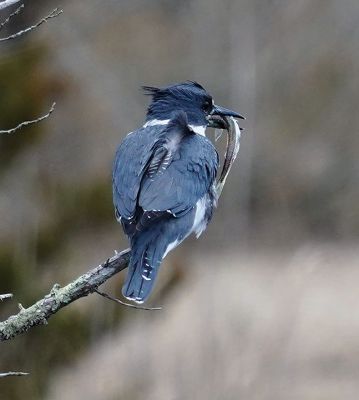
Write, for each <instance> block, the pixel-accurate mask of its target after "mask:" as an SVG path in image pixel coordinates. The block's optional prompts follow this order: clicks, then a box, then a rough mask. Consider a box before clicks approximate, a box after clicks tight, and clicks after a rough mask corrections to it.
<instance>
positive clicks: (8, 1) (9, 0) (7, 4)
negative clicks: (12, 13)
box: [0, 0, 20, 10]
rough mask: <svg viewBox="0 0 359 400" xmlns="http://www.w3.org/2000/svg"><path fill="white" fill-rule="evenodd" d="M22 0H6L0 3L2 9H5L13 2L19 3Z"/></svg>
mask: <svg viewBox="0 0 359 400" xmlns="http://www.w3.org/2000/svg"><path fill="white" fill-rule="evenodd" d="M19 1H20V0H5V1H2V2H1V3H0V10H4V9H5V8H7V7H10V6H12V5H13V4H16V3H18V2H19Z"/></svg>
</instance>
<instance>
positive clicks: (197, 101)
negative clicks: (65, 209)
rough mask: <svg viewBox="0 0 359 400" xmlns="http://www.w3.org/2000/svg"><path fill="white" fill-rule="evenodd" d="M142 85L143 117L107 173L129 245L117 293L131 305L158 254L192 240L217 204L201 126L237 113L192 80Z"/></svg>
mask: <svg viewBox="0 0 359 400" xmlns="http://www.w3.org/2000/svg"><path fill="white" fill-rule="evenodd" d="M142 88H143V90H144V92H145V94H146V95H148V96H150V98H151V101H150V104H149V106H148V108H147V113H146V119H145V123H144V125H143V126H142V127H141V128H139V129H137V130H135V131H133V132H130V133H128V134H127V136H126V137H125V139H124V140H123V141H122V143H121V144H120V145H119V147H118V148H117V151H116V154H115V158H114V162H113V171H112V187H113V203H114V209H115V217H116V219H117V221H118V222H120V223H121V225H122V228H123V231H124V233H125V234H126V235H127V237H128V239H129V243H130V247H131V255H130V261H129V265H128V273H127V276H126V278H125V282H124V285H123V288H122V295H123V296H124V297H125V298H127V299H129V300H131V301H133V302H136V303H143V302H145V301H146V300H147V299H148V297H149V296H150V294H151V292H152V290H153V287H154V284H155V280H156V277H157V275H158V271H159V268H160V265H161V262H162V260H163V259H164V258H165V257H166V255H167V254H168V253H169V252H170V251H171V250H173V249H175V248H176V247H177V246H178V245H179V244H180V243H181V242H183V240H185V239H186V238H187V237H188V236H189V235H191V234H192V233H194V234H195V235H196V237H197V238H198V237H199V236H200V235H201V234H202V232H203V231H204V230H205V229H206V227H207V225H208V223H209V221H210V220H211V218H212V214H213V210H214V209H215V207H216V206H217V200H218V196H217V193H216V186H215V181H216V174H217V169H218V166H219V157H218V153H217V151H216V148H215V147H214V145H213V144H212V142H211V141H210V140H209V139H208V138H207V137H206V135H205V131H206V128H207V127H212V128H221V129H223V128H225V127H226V124H225V120H224V117H233V118H241V119H244V117H243V116H242V115H240V114H239V113H237V112H234V111H231V110H229V109H226V108H224V107H220V106H217V105H215V103H214V101H213V98H212V96H211V95H210V94H209V93H208V92H207V91H206V90H205V89H204V88H203V86H201V85H200V84H199V83H197V82H195V81H186V82H181V83H176V84H172V85H169V86H165V87H160V88H158V87H152V86H142Z"/></svg>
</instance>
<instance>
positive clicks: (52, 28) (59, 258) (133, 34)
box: [0, 0, 359, 400]
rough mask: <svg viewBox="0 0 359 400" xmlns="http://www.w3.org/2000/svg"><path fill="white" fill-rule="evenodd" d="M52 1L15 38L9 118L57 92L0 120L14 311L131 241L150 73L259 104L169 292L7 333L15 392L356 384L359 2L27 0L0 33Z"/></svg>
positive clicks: (36, 395) (67, 395)
mask: <svg viewBox="0 0 359 400" xmlns="http://www.w3.org/2000/svg"><path fill="white" fill-rule="evenodd" d="M57 6H61V7H62V8H63V9H64V14H63V15H61V16H60V17H58V18H56V19H53V20H51V21H49V22H48V23H47V24H45V25H42V26H41V27H40V28H39V29H37V30H36V31H34V32H32V33H30V34H28V35H26V36H24V37H22V38H20V39H17V40H13V41H9V42H5V43H1V52H0V129H9V128H12V127H14V126H16V125H17V124H18V123H19V122H21V121H23V120H26V119H33V118H34V117H38V116H39V115H41V114H43V113H46V112H47V110H48V109H49V108H50V106H51V103H52V102H53V101H56V102H57V107H56V111H55V113H54V114H53V115H52V116H51V118H49V119H48V120H46V121H45V122H43V123H41V124H37V125H35V126H32V127H29V128H28V129H23V130H21V131H19V132H18V133H16V134H14V135H0V217H1V223H0V293H8V292H11V293H14V296H15V298H14V300H12V301H6V302H3V303H1V304H0V317H1V320H3V319H5V318H6V317H7V316H8V315H10V314H13V313H16V312H17V303H18V302H20V303H22V304H23V305H24V306H25V307H26V306H28V305H30V304H32V302H34V301H35V300H37V299H39V298H41V297H43V296H44V295H45V294H46V293H47V292H48V291H49V290H50V288H51V287H52V286H53V284H54V283H55V282H58V283H59V284H61V285H65V284H66V283H68V282H69V281H71V280H73V279H74V278H75V277H77V276H78V275H80V274H82V273H84V272H85V271H87V270H88V269H89V268H90V267H92V266H95V265H97V264H99V263H100V262H102V261H103V260H105V259H106V258H107V257H109V256H111V255H112V254H113V251H114V249H117V250H121V249H124V248H126V247H127V242H126V240H125V238H124V235H123V234H122V230H121V227H120V226H119V225H118V224H117V223H116V221H115V219H114V213H113V208H112V199H111V196H112V193H111V176H110V174H111V165H112V159H113V156H114V152H115V149H116V147H117V145H118V144H119V143H120V141H121V140H122V138H123V137H124V136H125V135H126V133H127V132H129V131H131V130H133V129H135V128H136V127H139V126H141V125H142V124H143V120H144V116H145V109H146V106H147V104H148V98H146V97H145V96H143V94H142V93H141V90H140V89H139V88H140V86H141V85H143V84H147V85H154V86H156V85H158V86H163V85H167V84H169V83H174V82H179V81H183V80H187V79H191V80H197V81H198V82H200V83H201V84H202V85H203V86H204V87H205V88H207V89H208V91H209V92H210V93H211V94H212V95H213V97H214V98H215V100H216V102H217V103H218V104H221V105H223V106H225V107H229V108H232V109H233V110H237V111H239V112H240V113H242V114H244V115H245V116H246V117H247V119H246V121H244V122H242V126H243V127H244V128H245V131H244V133H243V136H242V142H241V151H240V154H239V159H237V162H236V164H235V166H234V167H233V170H232V172H231V174H230V176H229V178H228V180H227V184H226V187H225V189H224V192H223V195H222V197H221V199H220V202H219V207H218V210H217V211H216V213H215V216H214V219H213V221H212V223H211V224H210V226H209V227H208V229H207V231H206V232H205V234H204V235H202V237H201V238H200V239H199V240H195V239H193V238H191V239H189V240H187V241H186V242H185V243H184V244H183V245H182V246H181V247H179V248H178V249H177V250H175V251H174V252H172V253H171V254H170V256H168V257H167V259H166V261H165V262H164V265H163V267H162V270H161V274H160V277H159V280H158V284H157V288H156V291H155V293H154V295H153V296H152V297H151V299H150V301H149V305H154V306H157V305H162V306H163V310H162V311H139V310H133V309H128V308H124V307H121V306H119V305H117V304H114V303H111V302H109V301H107V300H105V299H103V298H101V297H99V296H96V295H92V296H90V297H89V298H86V299H81V300H79V301H77V302H75V303H74V304H72V305H71V306H69V307H67V308H65V309H63V310H62V311H60V312H59V313H58V314H56V315H55V316H53V317H52V318H51V319H50V322H49V325H48V326H47V327H38V328H35V329H33V330H32V331H31V332H29V333H28V334H26V335H23V336H19V337H17V338H16V339H14V340H12V341H9V342H5V343H1V344H0V354H1V357H0V372H2V371H9V370H21V371H28V372H30V376H29V377H23V378H7V379H2V380H1V381H0V397H1V399H5V400H14V399H24V398H26V399H28V400H38V399H41V400H63V399H69V400H72V399H78V398H86V399H88V400H100V399H101V400H122V399H126V400H132V399H138V400H139V399H148V400H152V399H153V400H162V399H164V400H172V399H173V400H177V399H200V400H202V399H226V400H227V399H228V400H232V399H233V400H234V399H276V400H280V399H283V400H292V399H293V400H297V399H298V400H299V399H300V400H309V399H313V400H319V399H323V400H324V399H325V400H331V399H340V400H342V399H357V396H358V395H357V394H358V391H359V380H358V374H359V314H358V312H357V311H356V307H357V304H358V302H359V293H358V289H357V288H358V283H359V268H358V267H359V247H358V246H359V241H358V239H359V201H358V198H359V185H358V184H359V135H358V125H359V113H358V111H357V108H358V104H359V74H358V70H359V2H358V1H357V0H345V1H335V0H325V1H324V0H315V1H309V0H289V1H288V0H287V1H283V0H271V1H269V0H268V1H265V2H263V1H259V0H223V1H214V0H183V1H174V0H152V1H145V0H116V1H115V0H107V1H103V0H101V1H100V0H88V1H86V2H80V1H70V0H62V1H61V3H59V2H58V1H57V0H56V1H55V0H41V1H40V0H37V1H36V2H30V1H25V9H24V12H23V13H22V14H21V15H19V16H17V17H16V18H14V19H13V20H12V22H11V23H10V24H9V25H8V26H7V28H6V29H3V30H2V31H1V34H2V37H4V36H6V35H8V34H10V33H13V32H16V31H18V30H20V29H22V28H24V27H26V26H28V25H31V24H33V23H34V22H36V21H37V20H39V19H40V18H41V17H43V16H44V15H46V14H48V13H49V12H50V11H51V10H52V9H53V8H55V7H57ZM13 8H15V7H13ZM13 8H12V9H7V10H5V11H3V12H1V14H0V16H1V20H4V19H5V18H6V16H7V15H8V14H9V12H10V11H12V10H13ZM209 136H210V137H211V138H213V132H209ZM224 142H225V138H224V137H223V138H222V139H221V141H220V142H219V143H217V145H218V147H219V148H220V149H221V152H223V145H224ZM123 275H124V274H120V275H119V276H116V277H114V278H113V279H112V280H111V281H110V282H108V283H107V284H106V285H104V287H103V289H104V290H106V291H108V292H109V293H112V294H113V295H117V296H119V294H120V287H121V284H122V280H123Z"/></svg>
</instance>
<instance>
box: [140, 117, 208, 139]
mask: <svg viewBox="0 0 359 400" xmlns="http://www.w3.org/2000/svg"><path fill="white" fill-rule="evenodd" d="M169 122H170V119H157V118H154V119H149V120H147V121H146V123H145V124H144V125H143V127H144V128H147V127H148V126H157V125H167V124H168V123H169ZM188 127H189V129H191V130H192V131H193V132H194V133H196V134H197V135H201V136H206V126H204V125H193V124H188Z"/></svg>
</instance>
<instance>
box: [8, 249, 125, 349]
mask: <svg viewBox="0 0 359 400" xmlns="http://www.w3.org/2000/svg"><path fill="white" fill-rule="evenodd" d="M129 259H130V250H129V249H127V250H124V251H122V252H121V253H118V254H116V255H115V256H113V257H112V258H110V259H108V260H107V261H106V262H104V263H102V264H100V265H99V266H98V267H95V268H93V269H91V270H90V271H88V272H87V273H86V274H84V275H82V276H80V277H79V278H77V279H75V280H74V281H73V282H71V283H69V284H68V285H67V286H65V287H63V288H61V287H60V285H58V284H57V285H55V286H54V287H53V288H52V290H51V291H50V293H49V294H47V295H46V296H45V297H44V298H42V299H41V300H39V301H38V302H37V303H35V304H33V305H32V306H30V307H28V308H23V309H22V310H20V311H19V312H18V313H17V314H16V315H12V316H11V317H9V318H8V319H7V320H6V321H4V322H0V342H2V341H5V340H9V339H12V338H14V337H15V336H17V335H20V334H21V333H24V332H27V331H28V330H29V329H30V328H32V327H33V326H36V325H45V324H47V320H48V319H49V318H50V317H51V316H52V315H53V314H55V313H57V312H58V311H59V310H60V309H61V308H63V307H66V306H67V305H68V304H70V303H72V302H74V301H75V300H77V299H79V298H81V297H85V296H87V295H89V294H91V293H93V292H94V291H95V290H97V288H98V286H100V285H102V284H103V283H104V282H106V281H107V280H108V279H110V278H111V277H112V276H113V275H115V274H117V273H118V272H120V271H122V270H123V269H125V268H127V265H128V262H129Z"/></svg>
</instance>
